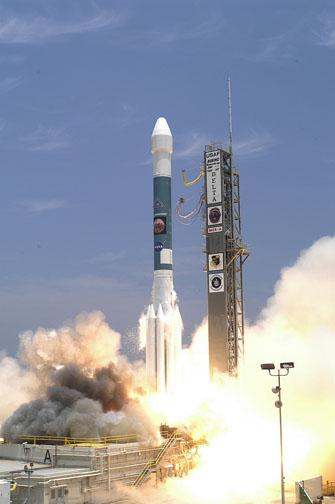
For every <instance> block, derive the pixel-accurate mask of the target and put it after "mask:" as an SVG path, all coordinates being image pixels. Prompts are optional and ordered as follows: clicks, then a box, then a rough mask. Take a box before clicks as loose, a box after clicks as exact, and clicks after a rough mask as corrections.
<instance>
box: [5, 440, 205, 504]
mask: <svg viewBox="0 0 335 504" xmlns="http://www.w3.org/2000/svg"><path fill="white" fill-rule="evenodd" d="M52 439H53V441H52V440H51V438H50V441H48V443H47V444H45V443H46V441H45V439H44V440H43V439H42V438H38V437H36V436H35V437H34V436H31V439H30V441H29V442H27V441H24V442H23V443H20V444H18V443H7V442H5V443H2V444H0V480H5V481H7V482H12V491H11V492H10V501H11V502H12V503H13V504H19V503H20V504H21V503H22V502H23V501H24V499H25V498H26V497H27V495H28V490H29V493H30V502H31V503H34V504H47V503H48V504H49V503H50V504H55V503H58V504H59V503H73V504H74V503H76V504H90V503H92V504H93V503H97V504H108V503H112V502H113V503H115V504H116V503H121V502H125V501H127V502H129V503H132V502H133V499H132V493H131V491H130V490H127V487H133V488H134V489H135V488H139V487H140V486H142V484H144V483H147V484H149V485H157V484H159V482H162V481H164V480H165V479H166V478H167V477H175V476H179V477H182V476H184V475H186V474H188V472H189V471H190V470H191V469H192V468H193V467H194V465H195V463H196V459H197V444H196V443H193V442H192V441H191V440H190V438H188V437H187V436H186V437H185V435H183V433H180V432H178V431H176V430H173V431H172V432H171V433H169V435H168V437H165V438H164V437H163V438H162V439H163V440H162V441H161V442H158V443H157V442H156V443H155V444H153V445H152V446H149V445H148V439H146V440H140V441H136V442H134V441H131V442H124V439H121V440H115V442H113V443H107V444H103V438H101V440H100V441H101V443H100V444H97V443H92V440H90V439H87V440H86V443H83V442H81V443H78V444H77V443H75V444H72V441H71V438H66V439H67V444H64V439H65V438H52ZM119 441H121V442H119ZM51 443H54V444H51ZM59 443H61V444H59ZM10 501H9V499H8V501H7V502H8V504H9V502H10ZM3 502H4V504H7V502H6V501H1V504H2V503H3Z"/></svg>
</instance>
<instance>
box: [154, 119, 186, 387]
mask: <svg viewBox="0 0 335 504" xmlns="http://www.w3.org/2000/svg"><path fill="white" fill-rule="evenodd" d="M172 151H173V145H172V135H171V131H170V128H169V125H168V123H167V121H166V119H165V118H164V117H159V118H158V119H157V122H156V124H155V127H154V130H153V132H152V136H151V152H152V155H153V164H154V173H153V177H154V198H153V202H154V205H153V207H154V283H153V288H152V304H151V305H150V306H149V308H148V313H147V320H146V371H147V376H148V379H149V382H150V383H151V385H152V386H153V387H154V388H155V389H156V391H157V392H159V393H164V392H175V390H176V389H177V387H178V385H179V384H180V381H181V348H182V329H183V323H182V320H181V317H180V313H179V309H178V306H177V305H176V304H175V300H176V294H175V292H174V289H173V276H172V216H171V154H172Z"/></svg>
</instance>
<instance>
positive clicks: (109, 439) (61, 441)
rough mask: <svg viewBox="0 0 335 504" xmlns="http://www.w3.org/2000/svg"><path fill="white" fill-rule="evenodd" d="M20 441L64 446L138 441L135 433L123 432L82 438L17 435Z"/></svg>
mask: <svg viewBox="0 0 335 504" xmlns="http://www.w3.org/2000/svg"><path fill="white" fill-rule="evenodd" d="M19 440H20V442H21V443H23V442H27V443H30V444H33V445H36V444H43V443H45V444H57V445H64V446H77V445H89V446H96V445H108V444H111V443H116V444H121V443H132V442H135V441H138V436H137V434H123V435H120V436H105V437H95V438H84V437H76V438H74V437H63V436H59V437H57V436H26V435H22V436H19Z"/></svg>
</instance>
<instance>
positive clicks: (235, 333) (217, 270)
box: [203, 144, 249, 377]
mask: <svg viewBox="0 0 335 504" xmlns="http://www.w3.org/2000/svg"><path fill="white" fill-rule="evenodd" d="M204 168H205V205H206V208H205V214H204V220H205V227H204V229H203V231H204V236H205V238H206V247H205V254H206V267H205V270H206V275H207V307H208V345H209V367H210V374H211V377H213V375H214V372H215V370H217V371H219V372H223V373H225V372H228V373H229V374H230V375H233V376H234V375H236V374H237V368H238V358H239V357H240V356H241V355H242V354H243V352H244V309H243V278H242V268H243V263H244V261H245V260H246V259H247V257H248V256H249V252H248V251H247V249H246V246H245V245H243V242H242V233H241V213H240V177H239V173H238V170H237V168H236V167H235V166H234V163H233V153H232V149H231V148H230V149H227V148H225V147H224V146H223V145H222V144H211V145H206V147H205V152H204Z"/></svg>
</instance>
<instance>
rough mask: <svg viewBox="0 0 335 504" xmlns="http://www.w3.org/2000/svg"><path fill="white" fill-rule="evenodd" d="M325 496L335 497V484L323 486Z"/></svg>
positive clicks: (331, 482)
mask: <svg viewBox="0 0 335 504" xmlns="http://www.w3.org/2000/svg"><path fill="white" fill-rule="evenodd" d="M322 493H323V495H335V482H333V481H327V482H326V483H324V484H323V485H322Z"/></svg>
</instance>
